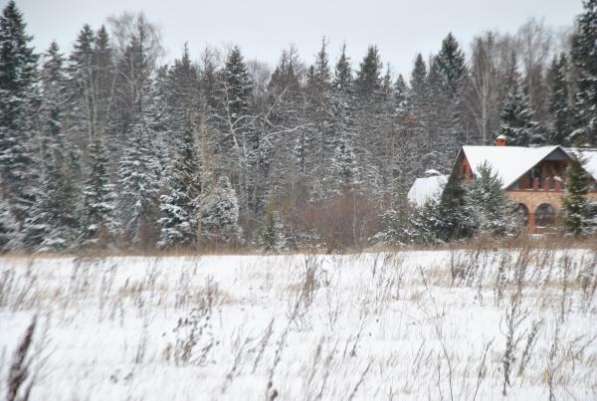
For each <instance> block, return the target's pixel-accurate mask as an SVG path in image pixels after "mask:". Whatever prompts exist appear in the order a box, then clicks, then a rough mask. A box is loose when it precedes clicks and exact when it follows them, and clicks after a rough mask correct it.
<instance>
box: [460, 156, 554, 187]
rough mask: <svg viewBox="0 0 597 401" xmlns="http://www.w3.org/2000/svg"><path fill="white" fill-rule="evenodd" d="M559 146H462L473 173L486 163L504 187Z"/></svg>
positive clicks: (512, 182)
mask: <svg viewBox="0 0 597 401" xmlns="http://www.w3.org/2000/svg"><path fill="white" fill-rule="evenodd" d="M558 147H559V146H541V147H523V146H463V147H462V151H463V152H464V155H465V157H466V159H467V160H468V162H469V164H470V167H471V169H472V171H473V173H476V172H477V170H478V169H479V167H481V166H482V165H483V163H487V164H488V165H489V167H491V169H492V170H493V172H494V173H496V174H497V175H498V177H499V178H500V180H501V181H502V188H503V189H506V188H508V187H509V186H510V185H512V184H514V182H516V180H518V179H519V178H520V177H521V176H522V175H523V174H524V173H526V172H527V171H529V170H530V169H531V168H533V167H534V166H535V165H536V164H537V163H539V162H540V161H541V160H543V159H544V158H545V157H547V155H549V154H550V153H551V152H553V151H554V150H556V149H558Z"/></svg>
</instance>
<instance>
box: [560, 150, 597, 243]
mask: <svg viewBox="0 0 597 401" xmlns="http://www.w3.org/2000/svg"><path fill="white" fill-rule="evenodd" d="M585 166H586V159H584V157H583V155H582V154H576V155H573V157H572V159H571V161H570V165H569V166H568V172H567V177H568V180H567V181H566V195H565V196H564V201H563V205H564V210H565V216H564V224H565V226H566V229H567V230H568V231H569V232H570V233H571V234H574V236H577V237H578V236H581V235H585V234H588V233H589V232H590V231H591V230H592V229H593V228H594V227H593V224H594V218H595V216H594V215H593V211H592V210H591V206H590V204H589V201H588V199H587V193H588V192H589V188H590V185H591V183H592V181H593V180H592V177H591V176H590V175H589V173H587V171H586V168H585Z"/></svg>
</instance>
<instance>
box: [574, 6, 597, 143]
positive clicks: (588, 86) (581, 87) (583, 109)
mask: <svg viewBox="0 0 597 401" xmlns="http://www.w3.org/2000/svg"><path fill="white" fill-rule="evenodd" d="M583 6H584V11H583V13H582V14H581V15H579V16H578V18H577V21H576V30H575V33H574V35H573V37H572V51H571V55H572V62H573V63H574V67H575V73H576V87H577V92H576V104H575V109H576V115H575V117H576V118H575V128H576V131H575V132H574V133H573V134H572V136H571V137H570V138H569V142H571V143H580V144H582V145H584V144H591V145H592V146H597V0H584V1H583Z"/></svg>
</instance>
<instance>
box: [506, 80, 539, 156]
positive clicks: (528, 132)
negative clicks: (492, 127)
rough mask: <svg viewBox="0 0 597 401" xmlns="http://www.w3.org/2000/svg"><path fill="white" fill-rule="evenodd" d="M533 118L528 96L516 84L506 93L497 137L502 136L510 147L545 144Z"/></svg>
mask: <svg viewBox="0 0 597 401" xmlns="http://www.w3.org/2000/svg"><path fill="white" fill-rule="evenodd" d="M533 117H534V114H533V111H532V110H531V108H530V106H529V99H528V96H527V95H526V94H525V93H524V90H523V88H522V87H521V85H520V84H519V83H517V82H516V83H515V84H514V86H513V87H512V89H511V90H510V92H509V93H508V97H507V98H506V100H505V103H504V108H503V110H502V113H501V115H500V121H501V125H500V130H499V135H504V136H505V137H506V138H507V139H508V144H509V145H512V146H528V145H530V144H543V143H545V138H544V137H542V136H541V135H540V134H539V131H538V129H537V122H536V121H535V120H534V118H533Z"/></svg>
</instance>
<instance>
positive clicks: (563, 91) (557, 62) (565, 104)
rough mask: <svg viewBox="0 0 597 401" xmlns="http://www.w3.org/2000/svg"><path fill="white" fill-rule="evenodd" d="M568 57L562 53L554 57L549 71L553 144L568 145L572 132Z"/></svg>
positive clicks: (551, 137)
mask: <svg viewBox="0 0 597 401" xmlns="http://www.w3.org/2000/svg"><path fill="white" fill-rule="evenodd" d="M567 76H568V58H567V57H566V54H564V53H562V54H561V55H560V57H559V58H554V59H553V62H552V64H551V69H550V72H549V86H550V97H549V111H550V113H551V115H552V126H551V127H550V137H549V138H550V140H549V143H550V144H551V145H568V137H569V135H570V134H571V133H572V121H573V119H572V112H571V107H570V99H569V88H568V86H569V83H568V79H567Z"/></svg>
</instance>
